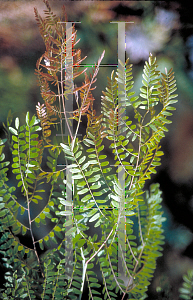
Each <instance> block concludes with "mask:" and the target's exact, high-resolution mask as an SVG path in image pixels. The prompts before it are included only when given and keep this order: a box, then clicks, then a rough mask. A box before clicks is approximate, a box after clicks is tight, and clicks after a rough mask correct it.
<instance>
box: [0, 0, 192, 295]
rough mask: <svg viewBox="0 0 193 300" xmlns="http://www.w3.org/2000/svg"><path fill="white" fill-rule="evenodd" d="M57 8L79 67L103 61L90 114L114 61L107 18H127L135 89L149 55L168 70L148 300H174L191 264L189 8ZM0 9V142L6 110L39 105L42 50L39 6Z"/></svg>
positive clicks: (14, 4) (113, 33)
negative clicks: (160, 218) (159, 206)
mask: <svg viewBox="0 0 193 300" xmlns="http://www.w3.org/2000/svg"><path fill="white" fill-rule="evenodd" d="M63 3H64V4H65V6H66V11H67V14H68V19H69V20H70V21H81V23H80V24H77V25H76V29H77V30H78V38H80V39H81V41H80V43H79V47H80V48H81V50H82V56H84V55H88V59H87V60H85V63H86V64H92V63H93V62H97V59H98V57H99V56H100V54H101V53H102V51H103V49H105V58H104V60H103V64H105V65H108V66H103V67H101V70H100V72H99V75H98V80H97V86H98V88H97V90H96V91H94V92H95V98H96V103H95V106H96V107H95V109H96V110H98V111H100V97H101V91H102V90H104V88H105V86H106V77H107V75H109V74H110V73H111V71H112V69H113V68H114V66H113V65H114V64H116V63H117V25H116V24H110V23H109V22H110V21H112V20H122V21H127V22H128V21H134V24H133V25H132V24H128V25H127V27H126V43H127V56H129V57H130V61H131V63H134V64H135V68H134V78H135V84H136V88H135V90H137V87H138V86H139V84H140V82H141V74H142V69H143V64H144V60H146V59H147V58H148V55H149V52H153V53H154V55H156V57H157V60H158V64H159V65H162V66H163V70H164V67H165V66H167V68H168V69H169V68H170V67H173V69H174V71H175V76H176V79H177V86H178V94H179V97H178V99H179V103H178V107H177V113H176V114H175V116H174V119H173V125H172V129H171V128H170V133H169V134H168V135H167V137H166V139H165V141H164V144H163V150H164V152H165V156H164V157H163V158H162V167H161V168H159V169H158V173H157V174H156V175H155V176H154V178H153V181H154V182H159V183H160V185H161V189H162V191H163V198H164V211H165V215H166V217H167V223H166V224H165V235H166V244H165V246H164V256H163V257H162V258H160V259H159V261H158V266H157V270H156V274H155V278H154V281H153V282H152V285H151V288H150V291H149V299H178V297H179V296H178V295H179V294H178V287H179V285H180V283H181V281H182V274H184V273H185V272H186V270H187V269H188V268H190V267H193V261H192V259H193V257H192V253H193V251H192V247H193V236H192V233H193V223H192V217H193V198H192V195H193V135H192V132H193V130H192V128H193V108H192V106H193V101H192V95H193V93H192V92H193V87H192V80H193V35H192V26H193V24H192V22H193V21H192V4H191V3H190V2H189V4H187V3H186V4H185V5H184V6H183V5H182V4H181V3H179V2H177V1H171V2H169V3H166V2H164V1H147V2H145V1H132V2H129V1H96V2H95V1H72V2H71V1H63ZM50 4H51V6H52V8H53V10H54V12H55V13H56V14H60V8H61V4H62V3H61V1H50ZM0 5H1V12H0V42H1V43H0V120H1V137H4V133H3V122H6V118H7V114H8V112H9V110H10V109H11V111H12V113H13V118H14V119H15V117H16V116H18V117H19V118H20V119H21V120H22V118H23V119H24V118H25V115H26V112H27V111H30V112H31V114H34V113H35V105H36V104H37V102H38V101H41V98H40V92H39V87H38V86H37V82H36V80H37V79H36V76H35V75H34V68H35V64H36V61H37V59H38V58H39V57H40V56H41V54H42V53H43V52H44V51H45V49H44V44H43V41H42V39H41V36H40V34H39V31H38V28H37V25H36V22H35V18H34V10H33V8H34V6H36V7H37V8H38V11H39V12H40V14H43V9H44V4H43V3H42V2H41V1H25V2H24V1H8V2H5V1H1V2H0ZM136 64H137V66H136ZM110 65H111V66H110ZM96 92H97V94H96ZM8 156H9V153H8V151H7V157H8ZM10 177H11V174H10ZM11 185H14V183H13V182H11Z"/></svg>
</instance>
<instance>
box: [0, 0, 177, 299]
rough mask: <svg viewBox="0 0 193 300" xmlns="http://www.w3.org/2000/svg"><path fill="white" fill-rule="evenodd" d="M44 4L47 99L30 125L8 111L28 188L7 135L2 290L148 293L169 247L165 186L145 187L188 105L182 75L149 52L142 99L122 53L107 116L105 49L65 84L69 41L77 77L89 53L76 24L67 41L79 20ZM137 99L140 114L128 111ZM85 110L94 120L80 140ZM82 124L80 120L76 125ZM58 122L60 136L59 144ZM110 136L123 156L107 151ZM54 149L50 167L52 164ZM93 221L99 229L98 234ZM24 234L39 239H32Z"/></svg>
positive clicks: (38, 295)
mask: <svg viewBox="0 0 193 300" xmlns="http://www.w3.org/2000/svg"><path fill="white" fill-rule="evenodd" d="M44 3H45V4H46V7H47V10H46V11H45V14H46V19H42V17H41V16H40V15H39V14H38V11H37V9H35V16H36V19H37V23H38V26H39V29H40V33H41V35H42V37H43V39H44V42H45V46H46V51H45V53H44V54H43V56H42V57H41V58H40V59H39V60H38V62H37V69H36V74H37V76H38V79H39V84H40V88H41V95H42V99H43V101H44V103H43V104H40V103H39V104H38V105H37V107H36V108H37V117H36V116H32V118H31V117H30V115H29V113H27V114H26V120H25V124H23V125H21V124H20V121H19V118H16V119H15V124H14V125H12V126H10V125H11V124H10V123H11V121H10V118H11V116H10V115H9V118H8V129H7V140H8V145H9V147H10V150H11V152H12V156H13V163H12V164H11V168H12V173H13V174H14V176H15V180H16V181H17V187H10V185H9V184H8V182H7V181H8V178H7V171H8V165H9V162H7V161H6V159H5V155H4V152H3V148H4V144H5V143H6V140H1V144H0V187H1V189H0V218H1V219H0V224H1V226H0V229H1V239H0V253H1V255H2V256H3V263H4V266H5V267H6V269H7V272H6V274H5V279H6V283H5V288H4V289H2V290H1V292H0V295H1V298H3V299H42V300H44V299H57V300H58V299H81V298H82V295H83V290H84V288H85V287H87V289H88V293H89V296H88V299H96V300H97V299H105V300H106V299H111V300H115V299H122V300H124V299H125V298H126V296H128V297H129V299H130V300H131V299H145V298H146V291H147V289H148V285H149V284H150V281H151V279H152V277H153V272H154V270H155V267H156V259H157V257H158V256H160V255H161V250H162V244H163V239H164V237H163V229H162V222H163V221H164V218H163V217H162V211H161V205H160V203H161V193H160V191H159V187H158V185H157V184H155V185H152V186H151V188H150V191H149V192H147V191H146V192H145V191H144V184H145V182H146V181H147V180H148V179H150V178H151V174H152V173H155V172H156V170H155V168H156V167H157V166H159V165H160V164H161V161H160V160H161V156H162V155H163V152H162V151H161V149H160V141H161V139H162V138H163V137H164V136H165V132H166V131H167V128H166V125H167V124H169V123H171V121H170V120H169V117H170V116H171V115H172V111H173V110H174V109H175V108H174V107H173V106H172V105H173V104H174V103H176V102H177V100H175V98H176V96H177V95H176V94H174V92H175V90H176V81H175V79H174V72H173V71H172V69H171V70H170V71H169V72H167V70H166V74H162V73H160V71H158V70H157V67H158V66H157V63H156V58H155V57H154V56H153V55H152V54H150V56H149V60H148V61H147V62H145V66H144V70H143V74H142V76H143V80H142V87H141V89H140V92H141V93H140V95H139V96H135V95H134V94H135V93H134V91H133V84H134V82H133V81H132V79H133V77H132V65H131V64H130V63H129V60H127V61H126V62H125V63H122V62H120V64H121V66H122V67H120V68H119V69H118V70H117V72H116V73H114V72H112V74H111V77H110V78H108V83H107V88H106V91H105V92H104V93H103V96H102V98H101V104H102V112H101V115H99V116H97V115H96V112H95V110H94V108H93V102H94V97H93V95H92V89H93V83H94V82H95V81H96V76H97V74H98V71H99V65H100V63H101V60H102V58H103V56H104V53H103V54H102V56H101V58H99V60H98V64H97V65H96V66H95V68H94V69H93V73H92V74H90V75H87V74H86V71H85V70H84V72H85V81H84V83H83V84H82V85H81V86H80V87H77V86H75V85H74V83H73V84H71V85H70V84H69V86H68V85H66V82H68V76H67V72H66V69H65V68H67V65H66V62H67V61H68V59H70V58H69V56H68V52H69V51H68V47H67V45H68V44H69V43H68V42H69V40H70V41H71V42H72V43H71V44H72V56H73V79H75V77H77V76H79V75H80V73H82V72H80V73H79V71H78V70H77V69H78V68H79V64H80V62H81V61H82V59H81V57H80V51H79V50H75V48H74V46H75V45H76V39H75V37H76V34H75V30H74V28H71V29H72V30H71V31H70V32H71V36H70V38H67V30H68V29H67V30H65V24H63V23H61V22H63V21H64V22H66V20H67V19H66V18H64V19H62V18H61V19H60V18H58V17H56V16H55V15H54V14H53V12H52V10H51V8H50V6H49V3H48V2H47V1H46V0H45V1H44ZM63 13H64V10H63ZM63 16H65V14H63ZM43 59H44V63H43V62H42V61H43ZM74 75H76V76H74ZM71 82H72V81H71ZM70 95H73V97H74V100H75V101H74V102H75V103H76V105H77V108H76V109H75V110H72V111H67V109H66V105H67V103H68V101H73V98H72V97H71V98H70ZM127 108H128V109H129V112H132V111H133V113H134V118H130V117H129V116H128V115H127V114H126V111H127V110H126V109H127ZM83 115H85V116H86V117H87V128H86V135H85V136H84V137H83V138H82V139H80V138H78V134H77V133H78V129H79V127H80V124H81V118H82V116H83ZM72 121H75V122H76V124H77V126H76V130H75V134H74V133H73V130H72V123H70V122H72ZM57 124H59V128H60V129H61V141H59V142H57V141H55V142H53V141H52V132H53V127H54V126H57ZM65 124H66V128H68V130H69V134H68V139H66V138H65V135H64V129H65V127H64V125H65ZM107 140H109V142H108V143H110V147H109V148H110V150H111V151H112V155H113V157H114V163H113V165H112V164H111V165H110V162H109V160H108V157H107V155H105V154H104V149H105V147H106V144H107V143H106V141H107ZM46 149H47V150H46ZM45 156H46V159H47V166H48V167H49V171H46V170H44V164H43V157H45ZM59 159H60V161H61V159H63V161H64V162H65V165H64V166H62V167H61V166H60V165H59V163H58V161H59ZM50 223H51V225H50ZM92 225H93V228H94V229H93V230H94V231H95V230H96V232H95V233H94V234H89V231H88V229H89V227H90V226H92ZM122 225H123V226H122ZM121 226H122V227H121ZM134 227H135V231H134ZM36 228H37V229H38V230H39V231H40V233H39V235H38V236H37V234H36V232H37V231H36ZM136 228H138V229H136ZM122 229H123V230H122ZM137 231H138V232H137ZM136 232H137V233H136ZM22 236H23V237H24V238H25V237H26V238H28V239H30V240H31V247H30V246H27V245H26V244H25V243H24V242H23V240H25V239H24V238H22ZM121 240H122V241H123V243H122V244H121V242H120V241H121ZM39 248H40V249H41V250H42V252H41V251H39ZM123 248H124V249H123ZM41 253H43V254H41ZM118 256H119V258H118ZM117 258H118V261H119V263H120V264H119V266H118V261H117ZM95 264H97V265H98V267H99V270H100V278H99V276H98V275H97V274H96V272H95V269H94V268H95ZM120 266H121V267H120ZM121 270H124V272H122V271H121Z"/></svg>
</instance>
